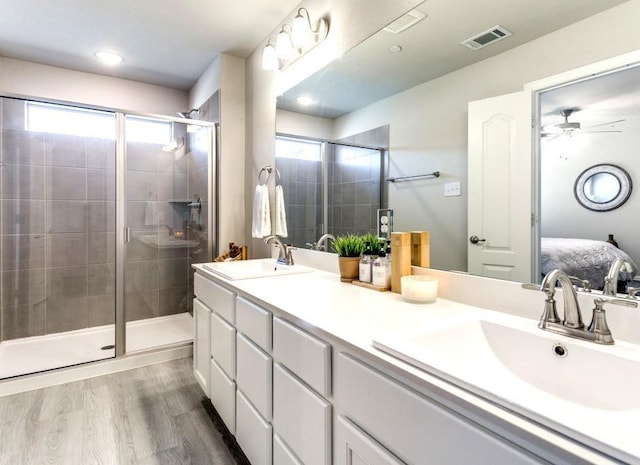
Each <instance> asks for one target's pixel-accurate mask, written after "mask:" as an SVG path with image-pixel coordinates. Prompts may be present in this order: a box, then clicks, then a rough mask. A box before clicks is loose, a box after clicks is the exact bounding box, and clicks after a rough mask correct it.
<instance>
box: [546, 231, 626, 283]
mask: <svg viewBox="0 0 640 465" xmlns="http://www.w3.org/2000/svg"><path fill="white" fill-rule="evenodd" d="M540 257H541V262H542V263H541V266H540V271H541V272H542V275H543V276H544V275H546V274H547V273H548V272H549V271H551V270H553V269H556V268H558V269H560V270H562V271H564V272H565V273H567V274H568V275H569V276H575V277H576V278H579V279H582V280H587V281H589V283H590V284H591V288H592V289H602V288H604V280H605V278H606V277H607V273H608V272H609V268H610V266H611V263H612V262H613V261H614V260H615V259H616V258H624V259H626V260H627V261H629V263H631V265H632V266H631V268H632V269H631V271H625V270H621V271H620V278H619V281H618V289H619V290H620V291H621V292H624V287H625V286H626V283H627V282H629V281H632V280H633V279H634V277H635V275H636V273H637V272H638V267H637V266H636V264H635V263H634V261H633V260H632V259H631V257H630V256H629V255H628V254H627V253H626V252H625V251H623V250H621V249H619V248H618V247H616V246H615V245H613V244H610V243H609V242H606V241H594V240H589V239H570V238H558V237H543V238H542V239H541V244H540Z"/></svg>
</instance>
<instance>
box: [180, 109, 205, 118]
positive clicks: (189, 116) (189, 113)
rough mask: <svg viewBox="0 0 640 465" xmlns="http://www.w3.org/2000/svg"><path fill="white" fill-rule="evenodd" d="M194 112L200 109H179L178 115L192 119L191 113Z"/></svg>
mask: <svg viewBox="0 0 640 465" xmlns="http://www.w3.org/2000/svg"><path fill="white" fill-rule="evenodd" d="M193 113H200V110H198V109H197V108H192V109H191V110H189V111H179V112H178V116H179V117H180V118H187V119H191V115H192V114H193Z"/></svg>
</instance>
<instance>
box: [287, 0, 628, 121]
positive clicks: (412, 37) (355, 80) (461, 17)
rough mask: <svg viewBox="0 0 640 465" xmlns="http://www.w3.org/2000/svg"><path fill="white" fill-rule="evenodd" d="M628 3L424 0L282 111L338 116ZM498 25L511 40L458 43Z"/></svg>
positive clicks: (292, 93)
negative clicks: (402, 22)
mask: <svg viewBox="0 0 640 465" xmlns="http://www.w3.org/2000/svg"><path fill="white" fill-rule="evenodd" d="M625 1H627V0H561V1H558V0H536V1H530V0H485V1H481V2H479V1H477V0H456V1H455V2H452V1H451V0H427V1H426V2H424V3H423V4H421V5H420V6H418V8H417V9H418V10H420V11H422V12H424V13H426V14H427V17H426V19H424V20H422V21H421V22H419V23H417V24H416V25H414V26H413V27H411V28H410V29H407V30H406V31H404V32H401V33H400V34H391V33H389V32H386V31H384V30H383V31H380V32H378V33H377V34H375V35H374V36H372V37H370V38H369V39H367V40H366V41H364V42H363V43H361V44H360V45H358V46H357V47H355V48H354V49H352V50H350V51H349V52H348V53H346V54H345V55H344V56H343V58H342V59H341V60H338V61H335V62H333V63H331V64H330V65H329V66H328V67H327V68H325V69H324V70H322V71H321V72H319V73H316V74H314V75H313V76H311V77H310V78H309V79H307V80H305V81H303V82H302V83H300V84H299V85H297V86H295V87H294V88H292V89H290V90H289V91H287V92H286V93H285V95H284V96H282V97H280V98H279V100H278V107H279V108H282V109H287V110H291V111H297V112H301V113H307V114H313V115H316V116H321V117H326V118H335V117H338V116H340V115H342V114H345V113H349V112H351V111H354V110H356V109H358V108H361V107H363V106H365V105H368V104H370V103H373V102H375V101H378V100H381V99H383V98H385V97H388V96H390V95H394V94H396V93H398V92H401V91H403V90H406V89H409V88H411V87H414V86H416V85H418V84H421V83H423V82H426V81H429V80H431V79H434V78H436V77H439V76H442V75H444V74H447V73H449V72H452V71H454V70H456V69H460V68H463V67H465V66H468V65H471V64H473V63H475V62H478V61H481V60H485V59H487V58H489V57H491V56H494V55H497V54H499V53H502V52H505V51H507V50H509V49H511V48H515V47H517V46H519V45H522V44H524V43H527V42H529V41H531V40H534V39H536V38H538V37H541V36H543V35H545V34H548V33H550V32H553V31H555V30H557V29H560V28H562V27H565V26H567V25H569V24H572V23H575V22H577V21H580V20H582V19H584V18H587V17H589V16H592V15H594V14H596V13H599V12H601V11H604V10H607V9H609V8H612V7H614V6H616V5H619V4H621V3H624V2H625ZM454 5H455V6H454ZM496 25H500V26H503V27H505V28H506V29H507V30H509V31H510V32H512V33H513V35H512V36H511V37H508V38H506V39H504V40H501V41H499V42H496V43H494V44H491V45H489V46H487V47H485V48H482V49H479V50H476V51H472V50H469V49H468V48H466V47H463V46H462V45H460V42H462V41H464V40H466V39H468V38H470V37H473V36H475V35H477V34H479V33H482V32H484V31H486V30H487V29H490V28H493V27H494V26H496ZM391 45H400V46H402V48H403V50H402V52H401V53H394V54H392V53H389V52H388V50H389V47H390V46H391ZM299 95H315V96H319V97H318V100H319V102H320V105H318V106H316V107H315V108H306V109H305V108H303V107H301V106H300V105H299V104H297V103H296V102H295V98H296V97H297V96H299Z"/></svg>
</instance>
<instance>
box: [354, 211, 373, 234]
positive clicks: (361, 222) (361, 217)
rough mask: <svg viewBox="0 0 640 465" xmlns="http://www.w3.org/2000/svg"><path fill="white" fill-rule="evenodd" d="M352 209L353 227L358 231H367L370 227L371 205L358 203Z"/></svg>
mask: <svg viewBox="0 0 640 465" xmlns="http://www.w3.org/2000/svg"><path fill="white" fill-rule="evenodd" d="M354 210H355V211H354V227H355V228H356V229H357V230H358V231H359V232H362V233H365V232H367V231H368V230H369V229H370V227H371V206H369V205H358V206H356V207H355V208H354Z"/></svg>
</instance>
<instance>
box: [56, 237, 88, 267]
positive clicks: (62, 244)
mask: <svg viewBox="0 0 640 465" xmlns="http://www.w3.org/2000/svg"><path fill="white" fill-rule="evenodd" d="M87 239H88V237H87V234H84V233H79V234H78V233H64V234H49V235H47V264H48V265H49V266H71V265H86V264H87V263H88V260H87V255H88V254H87Z"/></svg>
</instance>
